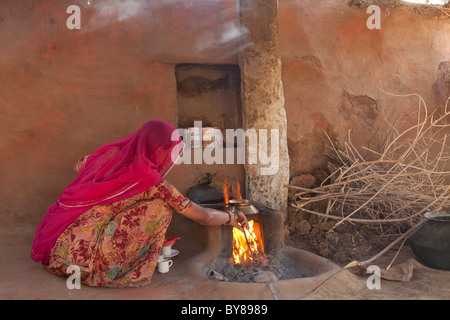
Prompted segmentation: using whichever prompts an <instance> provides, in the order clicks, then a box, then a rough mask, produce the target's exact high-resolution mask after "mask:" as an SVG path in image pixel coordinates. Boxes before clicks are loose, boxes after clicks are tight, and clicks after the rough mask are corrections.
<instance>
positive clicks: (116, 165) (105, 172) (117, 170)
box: [31, 120, 184, 265]
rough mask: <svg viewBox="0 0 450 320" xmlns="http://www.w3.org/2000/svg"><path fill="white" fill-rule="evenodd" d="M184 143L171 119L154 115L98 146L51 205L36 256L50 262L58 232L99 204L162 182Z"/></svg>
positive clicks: (40, 230)
mask: <svg viewBox="0 0 450 320" xmlns="http://www.w3.org/2000/svg"><path fill="white" fill-rule="evenodd" d="M183 148H184V143H183V141H182V139H181V137H180V136H179V134H178V132H177V131H176V129H175V128H174V127H173V126H172V125H171V124H169V123H168V122H165V121H162V120H151V121H148V122H147V123H145V124H144V125H143V126H142V127H141V128H140V129H139V130H137V131H136V132H134V133H132V134H130V135H129V136H127V137H125V138H123V139H121V140H119V141H117V142H113V143H110V144H107V145H104V146H102V147H100V148H98V149H97V150H95V151H94V152H93V153H92V154H91V155H90V156H89V157H88V158H87V160H86V162H85V164H84V166H82V168H81V169H80V171H79V172H78V176H77V178H76V179H75V180H74V181H72V182H71V183H70V184H69V185H68V186H67V187H66V189H65V190H63V192H62V194H61V195H60V196H59V197H58V201H57V202H56V203H55V204H53V205H52V206H50V207H49V208H48V210H47V213H46V215H45V217H44V219H43V220H42V222H41V223H40V224H39V226H38V227H37V230H36V235H35V238H34V241H33V247H32V251H31V258H32V259H33V260H35V261H42V264H44V265H47V264H48V258H49V254H50V251H51V249H52V248H53V246H54V244H55V242H56V240H57V239H58V237H59V236H60V235H61V234H62V233H63V232H64V230H65V229H66V228H67V227H68V226H69V225H70V224H71V223H72V222H74V221H75V220H76V219H77V218H78V217H79V216H80V215H81V214H82V213H84V212H86V211H87V210H89V209H90V208H92V207H93V206H95V205H106V204H111V203H114V202H116V201H120V200H125V199H128V198H131V197H132V196H134V195H137V194H139V193H141V192H144V191H145V190H147V189H149V188H150V187H152V186H154V185H156V184H158V183H159V182H161V181H162V180H163V177H164V176H165V175H166V174H167V172H168V171H169V170H170V169H171V168H172V167H173V165H174V164H175V162H176V158H177V157H179V156H180V154H181V152H182V151H183ZM172 151H173V152H172ZM172 153H176V154H174V155H173V154H172Z"/></svg>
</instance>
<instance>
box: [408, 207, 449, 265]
mask: <svg viewBox="0 0 450 320" xmlns="http://www.w3.org/2000/svg"><path fill="white" fill-rule="evenodd" d="M424 216H425V218H426V219H428V221H427V222H425V223H424V224H423V225H422V227H421V228H420V229H419V230H418V231H416V232H415V233H414V234H413V235H412V236H411V237H409V243H410V245H411V249H412V250H413V252H414V254H415V255H416V256H417V258H418V259H419V260H420V261H421V262H423V263H424V264H426V265H427V266H429V267H432V268H437V269H443V270H450V211H448V210H441V211H432V212H428V213H426V214H425V215H424Z"/></svg>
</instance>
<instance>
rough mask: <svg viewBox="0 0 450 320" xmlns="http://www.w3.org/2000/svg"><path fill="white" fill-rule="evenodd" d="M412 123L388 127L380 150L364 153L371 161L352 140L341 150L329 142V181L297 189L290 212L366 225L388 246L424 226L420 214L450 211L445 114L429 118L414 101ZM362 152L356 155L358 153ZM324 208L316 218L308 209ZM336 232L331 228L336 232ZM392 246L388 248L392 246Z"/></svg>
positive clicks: (449, 155) (421, 104)
mask: <svg viewBox="0 0 450 320" xmlns="http://www.w3.org/2000/svg"><path fill="white" fill-rule="evenodd" d="M408 96H417V97H418V98H419V101H420V102H419V108H418V112H417V119H418V120H417V123H416V124H415V125H409V126H407V127H406V128H402V127H403V126H404V123H405V122H404V121H401V120H397V121H396V122H395V123H389V122H388V124H389V127H390V129H389V130H388V132H387V136H386V140H385V143H384V144H383V146H382V148H381V150H372V149H370V148H368V147H365V148H364V147H363V149H365V150H366V151H368V154H369V155H370V157H366V155H364V156H363V155H362V152H360V151H358V149H357V148H356V147H355V146H354V145H353V144H352V141H351V135H350V134H349V138H348V141H347V142H346V143H345V145H344V146H343V147H338V146H336V145H334V144H333V143H332V142H331V139H329V140H330V144H331V151H332V153H331V154H329V156H330V158H331V159H333V160H334V165H333V168H332V170H331V171H332V173H331V175H330V176H329V177H328V178H327V179H326V180H325V181H324V182H323V183H322V184H321V185H320V186H319V187H317V188H314V189H306V188H301V187H296V186H289V187H290V188H294V189H297V190H298V191H299V192H298V193H296V198H295V201H294V202H293V203H291V205H292V206H294V207H296V208H298V209H301V210H303V211H305V212H309V213H312V214H315V215H318V216H321V217H325V218H326V219H334V220H337V223H336V226H337V225H339V224H341V223H343V222H346V221H347V222H350V223H362V224H370V225H371V226H373V227H374V228H376V229H377V230H378V231H379V233H380V235H382V236H386V237H385V239H386V241H387V243H390V242H391V241H392V239H393V237H396V238H397V240H395V241H394V242H395V243H397V242H398V241H399V239H401V238H405V237H406V235H409V234H411V230H412V229H414V228H417V227H418V226H419V225H421V224H422V223H423V222H424V217H423V215H424V213H426V212H428V211H432V210H438V209H441V208H442V207H444V208H450V186H449V178H450V171H449V170H450V169H449V166H448V164H450V163H448V161H449V160H450V143H448V142H447V140H448V135H449V134H450V124H449V123H448V120H449V119H450V110H449V109H448V104H449V101H450V98H449V99H448V100H447V104H446V106H445V110H444V112H443V114H441V115H437V114H436V112H433V113H431V114H429V113H428V111H427V106H426V104H425V101H424V100H423V99H422V97H420V96H419V95H416V94H414V95H408ZM360 150H361V149H360ZM323 201H325V203H326V208H327V209H326V210H324V212H318V211H315V210H312V209H311V207H312V208H315V207H318V206H311V204H313V203H318V202H323ZM336 226H335V227H336ZM391 244H392V243H391Z"/></svg>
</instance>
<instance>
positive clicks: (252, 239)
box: [223, 179, 264, 264]
mask: <svg viewBox="0 0 450 320" xmlns="http://www.w3.org/2000/svg"><path fill="white" fill-rule="evenodd" d="M229 189H230V184H229V182H228V180H227V179H225V181H224V186H223V196H224V199H225V203H228V201H229V200H230V191H229ZM233 195H234V198H235V199H238V200H242V194H241V186H240V184H239V182H236V188H234V186H233ZM248 224H249V227H250V228H249V230H245V234H244V233H243V232H242V231H241V230H239V229H237V228H233V261H234V263H235V264H247V263H249V262H252V261H254V260H255V259H257V258H258V257H264V243H263V238H262V235H261V229H260V225H259V223H257V222H255V220H250V221H249V223H248ZM246 236H247V237H246ZM247 241H248V242H247Z"/></svg>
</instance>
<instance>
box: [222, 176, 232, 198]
mask: <svg viewBox="0 0 450 320" xmlns="http://www.w3.org/2000/svg"><path fill="white" fill-rule="evenodd" d="M228 187H229V185H228V180H227V179H226V178H225V181H224V182H223V197H224V199H225V203H228V200H229V198H230V197H229V195H228Z"/></svg>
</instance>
